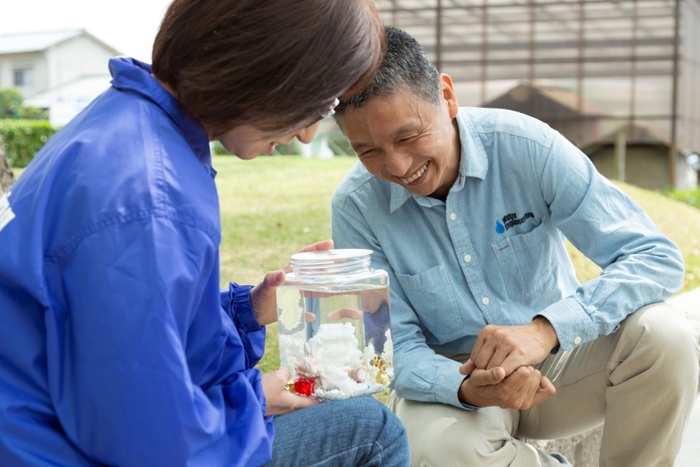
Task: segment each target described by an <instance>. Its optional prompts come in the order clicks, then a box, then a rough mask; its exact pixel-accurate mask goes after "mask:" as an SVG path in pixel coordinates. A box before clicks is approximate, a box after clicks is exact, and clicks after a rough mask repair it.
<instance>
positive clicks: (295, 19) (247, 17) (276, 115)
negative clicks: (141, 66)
mask: <svg viewBox="0 0 700 467" xmlns="http://www.w3.org/2000/svg"><path fill="white" fill-rule="evenodd" d="M383 36H384V30H383V27H382V25H381V22H380V20H379V16H378V14H377V11H376V8H375V6H374V2H373V0H175V1H174V2H173V3H172V4H171V5H170V7H169V8H168V11H167V12H166V14H165V17H164V18H163V22H162V23H161V26H160V30H159V32H158V35H157V36H156V39H155V43H154V46H153V74H154V75H155V76H156V77H157V78H158V79H160V80H161V81H164V82H165V83H167V84H169V85H170V86H171V87H172V88H173V89H174V90H175V92H176V94H177V98H178V100H179V101H180V103H181V104H182V105H183V106H184V107H185V108H186V109H187V110H188V111H189V112H190V113H191V114H192V115H193V116H194V117H195V118H197V119H198V120H199V121H200V123H201V124H202V125H203V126H204V127H205V128H206V129H207V131H208V132H209V134H210V136H214V137H216V136H219V135H221V134H222V133H224V132H226V131H228V130H230V129H231V128H234V127H236V126H238V125H241V124H250V125H253V126H255V127H256V128H258V129H261V130H264V131H271V132H274V131H281V130H290V129H299V128H302V127H304V126H307V125H309V124H311V123H313V121H314V120H316V119H317V118H318V117H319V116H320V115H321V114H322V113H323V112H324V110H327V109H328V107H329V106H330V105H331V104H332V103H333V101H334V99H335V97H340V96H341V95H344V94H349V93H352V92H354V91H355V90H360V89H362V88H363V87H364V86H365V85H366V84H367V83H368V82H369V80H370V79H371V78H372V76H373V75H374V72H375V71H376V68H377V67H378V66H379V63H380V62H381V60H382V55H383Z"/></svg>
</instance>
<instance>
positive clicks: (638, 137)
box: [581, 120, 687, 156]
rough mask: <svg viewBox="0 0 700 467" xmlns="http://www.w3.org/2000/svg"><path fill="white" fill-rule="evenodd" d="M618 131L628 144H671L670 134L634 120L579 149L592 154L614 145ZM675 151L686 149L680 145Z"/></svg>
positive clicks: (684, 150) (684, 151)
mask: <svg viewBox="0 0 700 467" xmlns="http://www.w3.org/2000/svg"><path fill="white" fill-rule="evenodd" d="M620 133H624V134H625V144H626V145H628V146H629V145H631V144H634V145H647V146H666V147H670V146H671V138H670V135H667V134H666V133H665V132H664V131H663V130H662V129H661V128H659V127H657V126H655V125H653V124H651V123H649V122H643V121H638V120H635V121H631V122H627V123H626V124H625V125H623V126H621V127H620V128H618V129H616V130H614V131H612V132H610V133H608V134H607V135H605V136H603V137H601V138H600V139H599V140H596V141H593V142H592V143H590V144H587V145H585V146H584V147H582V148H581V151H583V152H584V153H586V154H588V155H589V156H592V155H593V154H595V153H597V152H598V151H600V150H601V149H603V148H605V147H609V146H615V142H616V140H617V135H618V134H620ZM677 151H678V153H680V154H685V153H686V152H687V150H686V149H685V148H682V147H677Z"/></svg>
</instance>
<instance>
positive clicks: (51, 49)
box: [0, 29, 119, 125]
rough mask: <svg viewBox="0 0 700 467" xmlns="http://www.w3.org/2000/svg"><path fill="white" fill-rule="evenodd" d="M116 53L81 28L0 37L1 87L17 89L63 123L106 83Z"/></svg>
mask: <svg viewBox="0 0 700 467" xmlns="http://www.w3.org/2000/svg"><path fill="white" fill-rule="evenodd" d="M116 55H119V52H118V51H117V50H115V49H114V48H113V47H111V46H109V45H107V44H105V43H104V42H102V41H100V40H99V39H97V38H96V37H95V36H93V35H92V34H90V33H88V32H87V31H85V30H84V29H73V30H63V31H45V32H37V33H17V34H6V35H0V88H14V89H17V90H18V91H19V92H21V93H22V96H23V97H24V99H25V102H24V104H25V105H28V106H34V107H41V108H45V109H48V111H49V119H50V121H51V123H52V124H54V125H63V124H65V123H67V121H68V120H70V119H71V118H72V117H73V116H74V115H75V114H77V113H78V112H80V110H82V109H83V107H85V106H86V105H87V104H88V103H89V102H90V101H92V100H93V99H94V98H95V97H97V96H98V95H99V94H100V93H101V92H103V91H104V90H105V89H107V88H108V87H109V85H110V80H111V76H110V75H109V70H108V68H107V66H108V65H107V62H108V60H109V59H110V58H111V57H114V56H116Z"/></svg>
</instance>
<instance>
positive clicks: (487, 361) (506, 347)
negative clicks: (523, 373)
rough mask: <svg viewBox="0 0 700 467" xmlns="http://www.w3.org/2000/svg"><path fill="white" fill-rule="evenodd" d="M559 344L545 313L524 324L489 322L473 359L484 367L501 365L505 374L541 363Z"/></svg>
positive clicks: (486, 368) (479, 336) (483, 368)
mask: <svg viewBox="0 0 700 467" xmlns="http://www.w3.org/2000/svg"><path fill="white" fill-rule="evenodd" d="M557 344H559V339H558V338H557V333H556V332H555V331H554V328H553V327H552V324H551V323H550V322H549V321H548V320H547V319H546V318H544V317H542V316H537V317H536V318H535V319H533V320H532V321H531V322H530V323H528V324H525V325H523V326H493V325H489V326H486V327H485V328H484V329H482V330H481V332H480V333H479V335H478V336H477V338H476V343H475V344H474V348H473V349H472V353H471V361H472V362H473V363H474V365H475V366H476V368H479V369H482V370H488V369H491V368H496V367H500V368H502V369H503V370H505V375H504V377H506V376H509V375H510V374H512V373H513V372H514V371H515V370H516V369H517V368H520V367H522V366H528V365H535V364H537V363H540V362H541V361H542V360H544V359H545V358H546V357H547V355H549V353H550V352H551V351H552V349H553V348H554V347H556V346H557ZM463 373H464V374H467V373H465V372H463Z"/></svg>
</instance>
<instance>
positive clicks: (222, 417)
mask: <svg viewBox="0 0 700 467" xmlns="http://www.w3.org/2000/svg"><path fill="white" fill-rule="evenodd" d="M381 31H382V29H381V25H380V22H379V20H378V17H377V13H376V11H375V9H374V6H373V3H372V1H371V0H355V1H350V0H175V2H174V3H173V4H172V5H171V6H170V8H169V9H168V11H167V13H166V15H165V18H164V19H163V23H162V25H161V28H160V31H159V33H158V36H157V38H156V41H155V45H154V49H153V66H152V68H151V66H149V65H147V64H145V63H140V62H138V61H136V60H134V59H129V58H115V59H112V60H111V61H110V63H109V68H110V71H111V73H112V76H113V81H112V87H111V88H110V89H109V90H107V91H106V92H105V93H104V94H103V95H101V96H100V97H98V98H97V99H96V100H95V101H94V102H92V103H91V104H90V106H88V107H87V108H86V109H85V110H84V111H83V112H82V113H81V114H80V115H78V116H77V117H76V118H75V119H74V120H73V121H72V122H70V123H69V124H68V125H66V127H64V128H63V129H62V130H61V131H60V132H59V133H58V134H56V136H55V137H54V138H52V139H51V141H49V143H48V144H47V145H46V147H45V148H44V149H43V150H42V151H41V152H40V153H39V154H38V155H37V156H36V158H35V159H34V160H33V161H32V163H31V164H30V165H29V167H27V169H26V170H25V172H24V173H23V174H22V176H21V177H20V179H19V180H18V181H17V183H16V184H15V185H14V186H13V187H12V188H11V189H10V191H8V192H7V193H5V194H4V195H3V196H2V197H0V465H2V466H25V465H26V466H49V465H51V466H55V465H65V466H96V465H118V466H141V465H143V466H161V465H162V466H179V465H188V466H190V465H191V466H194V465H201V466H233V465H235V466H239V465H241V466H243V465H245V466H248V465H250V466H257V465H263V464H266V463H268V462H269V463H270V465H279V466H283V465H284V466H296V465H334V466H336V465H338V466H341V465H392V466H393V465H406V464H407V463H408V461H407V459H408V452H407V451H408V447H407V441H406V436H405V432H404V430H403V427H402V426H401V425H400V422H398V420H397V419H396V418H395V417H394V416H393V415H392V414H391V413H389V412H388V411H387V410H386V409H385V408H384V407H383V406H382V405H381V404H379V403H377V402H376V401H374V400H373V399H371V398H358V399H353V400H349V401H344V402H334V403H327V404H318V403H315V401H312V400H310V399H305V398H302V397H298V396H295V395H293V394H290V393H288V392H286V391H285V390H284V386H285V383H286V378H287V374H286V373H284V371H283V370H278V371H277V372H273V373H271V374H268V375H261V374H260V372H259V371H258V370H257V369H255V368H254V365H255V364H256V363H257V362H258V360H259V359H260V358H261V356H262V353H263V349H264V340H265V328H264V326H265V325H266V324H269V323H271V322H273V321H274V320H275V319H276V303H275V298H274V296H275V287H276V286H277V285H279V284H280V283H281V282H282V281H283V280H284V272H282V271H277V272H273V273H269V274H267V275H266V277H265V279H264V280H263V282H262V283H261V284H260V285H258V286H257V287H255V288H252V287H251V286H240V285H237V284H235V283H231V285H230V288H229V289H228V290H226V291H225V292H223V293H222V292H221V291H220V289H219V243H220V240H221V227H220V217H219V200H218V196H217V193H216V187H215V185H214V175H215V174H216V172H215V171H214V169H213V168H212V165H211V157H210V152H209V141H211V140H219V141H221V143H222V144H223V145H224V146H225V147H226V148H227V149H228V150H229V151H231V152H233V153H234V154H236V155H237V156H238V157H240V158H242V159H252V158H254V157H256V156H257V155H258V154H260V153H266V152H272V150H273V149H274V146H275V145H276V144H287V143H289V142H290V141H291V140H292V138H294V137H296V138H298V139H299V140H301V141H303V142H309V141H310V140H311V139H312V138H313V136H314V134H315V132H316V128H317V126H318V120H319V119H320V118H322V117H323V116H324V115H326V114H328V113H329V112H330V111H331V110H332V107H333V106H334V103H335V102H336V98H337V97H339V96H343V95H345V94H347V93H350V92H353V89H352V88H353V87H361V86H363V85H364V84H365V83H366V81H367V79H368V78H370V77H371V76H372V74H373V73H374V70H375V69H376V67H377V65H378V63H379V62H380V60H381V55H382V40H381V37H382V32H381ZM232 202H235V201H232ZM329 246H330V245H329V243H325V242H322V243H320V244H317V245H313V246H311V247H309V248H311V249H317V248H328V247H329ZM298 409H303V410H298ZM275 416H278V417H275Z"/></svg>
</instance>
